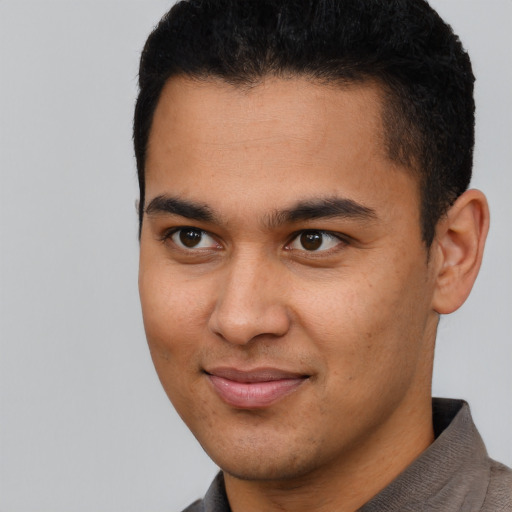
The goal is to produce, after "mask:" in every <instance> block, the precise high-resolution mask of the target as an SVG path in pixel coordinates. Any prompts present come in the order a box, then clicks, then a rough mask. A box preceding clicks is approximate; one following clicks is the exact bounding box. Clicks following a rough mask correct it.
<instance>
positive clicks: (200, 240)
mask: <svg viewBox="0 0 512 512" xmlns="http://www.w3.org/2000/svg"><path fill="white" fill-rule="evenodd" d="M168 238H170V239H171V240H172V241H173V242H174V243H175V244H176V245H177V246H178V247H180V248H181V249H212V248H215V249H216V248H219V247H220V246H219V244H218V243H217V242H216V241H215V240H214V239H213V237H212V236H211V235H209V234H208V233H207V232H206V231H203V230H202V229H198V228H180V229H177V230H175V231H174V232H173V233H172V234H171V235H170V236H169V237H168Z"/></svg>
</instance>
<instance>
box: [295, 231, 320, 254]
mask: <svg viewBox="0 0 512 512" xmlns="http://www.w3.org/2000/svg"><path fill="white" fill-rule="evenodd" d="M300 243H301V244H302V247H304V249H306V250H307V251H315V250H316V249H318V248H319V247H320V246H321V245H322V234H321V233H319V232H318V231H307V232H306V233H302V235H301V236H300Z"/></svg>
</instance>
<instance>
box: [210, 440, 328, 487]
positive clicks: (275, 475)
mask: <svg viewBox="0 0 512 512" xmlns="http://www.w3.org/2000/svg"><path fill="white" fill-rule="evenodd" d="M260 441H261V440H260ZM217 446H218V445H217ZM203 448H204V449H205V451H206V452H207V453H208V455H209V456H210V458H211V459H212V460H213V461H214V462H215V463H216V464H217V465H218V466H219V467H220V468H221V469H222V470H223V471H224V472H225V473H227V474H229V475H231V476H233V477H235V478H237V479H240V480H251V481H279V480H281V481H283V480H284V481H286V480H291V479H297V478H302V477H305V476H306V475H308V474H309V473H311V472H312V471H314V470H315V469H316V468H317V467H318V466H319V465H321V460H320V459H321V458H322V456H321V454H320V453H317V452H316V451H315V450H314V443H309V444H308V443H300V444H299V445H298V446H285V445H284V443H283V442H277V443H276V442H274V443H268V441H267V442H266V443H265V444H264V445H262V444H261V443H258V442H255V440H254V439H252V440H251V439H244V440H243V442H242V443H240V445H238V446H237V445H236V444H234V443H232V444H231V445H230V446H229V448H227V449H223V450H219V449H217V450H209V449H208V448H209V447H205V446H203ZM319 463H320V464H319Z"/></svg>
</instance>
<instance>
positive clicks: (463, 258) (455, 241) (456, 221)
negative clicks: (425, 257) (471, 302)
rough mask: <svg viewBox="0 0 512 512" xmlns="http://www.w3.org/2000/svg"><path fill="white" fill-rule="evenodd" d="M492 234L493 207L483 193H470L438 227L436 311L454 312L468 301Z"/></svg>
mask: <svg viewBox="0 0 512 512" xmlns="http://www.w3.org/2000/svg"><path fill="white" fill-rule="evenodd" d="M488 231H489V207H488V205H487V200H486V198H485V196H484V194H483V193H482V192H480V191H479V190H467V191H466V192H464V193H463V194H462V195H461V196H460V197H459V198H458V199H457V201H455V203H454V204H453V206H452V207H451V208H450V209H449V210H448V213H447V214H446V216H445V217H443V218H442V219H441V220H440V221H439V223H438V225H437V228H436V237H435V240H434V245H435V247H433V249H434V250H435V251H436V262H437V264H436V273H437V275H436V285H435V290H434V295H433V304H432V306H433V309H434V310H435V311H437V313H440V314H448V313H452V312H453V311H455V310H456V309H458V308H459V307H460V306H462V304H463V303H464V301H465V300H466V299H467V297H468V295H469V293H470V292H471V288H472V287H473V284H474V282H475V279H476V276H477V275H478V271H479V270H480V264H481V263H482V256H483V252H484V245H485V239H486V238H487V232H488Z"/></svg>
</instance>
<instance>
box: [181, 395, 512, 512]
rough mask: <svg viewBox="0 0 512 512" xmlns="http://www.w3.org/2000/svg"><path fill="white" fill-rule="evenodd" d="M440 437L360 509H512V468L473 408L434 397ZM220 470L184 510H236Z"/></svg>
mask: <svg viewBox="0 0 512 512" xmlns="http://www.w3.org/2000/svg"><path fill="white" fill-rule="evenodd" d="M432 405H433V420H434V433H435V437H436V440H435V441H434V442H433V443H432V444H431V445H430V446H429V447H428V448H427V449H426V450H425V451H424V452H423V453H422V454H421V455H420V456H419V457H418V458H417V459H416V460H415V461H414V462H413V463H412V464H411V465H410V466H409V467H408V468H406V469H405V470H404V471H403V472H402V473H401V474H400V475H399V476H398V477H397V478H396V479H395V480H393V482H391V484H389V485H388V486H387V487H386V488H385V489H383V490H382V491H381V492H380V493H379V494H377V495H376V496H375V497H373V498H372V499H371V500H370V501H369V502H368V503H366V505H364V506H363V507H362V508H360V509H359V512H512V470H510V469H509V468H507V467H506V466H504V465H503V464H500V463H498V462H496V461H494V460H492V459H490V458H489V456H488V455H487V451H486V449H485V446H484V443H483V441H482V438H481V437H480V434H479V433H478V431H477V429H476V427H475V425H474V423H473V420H472V419H471V413H470V411H469V406H468V404H467V403H466V402H464V401H462V400H448V399H443V398H434V400H433V402H432ZM230 510H231V509H230V508H229V503H228V499H227V496H226V490H225V488H224V478H223V476H222V473H219V474H218V475H217V477H216V478H215V480H214V481H213V483H212V485H211V486H210V488H209V489H208V492H207V493H206V496H205V497H204V499H203V500H198V501H196V502H195V503H193V504H192V505H190V506H189V507H188V508H186V509H185V510H184V511H183V512H230Z"/></svg>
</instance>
